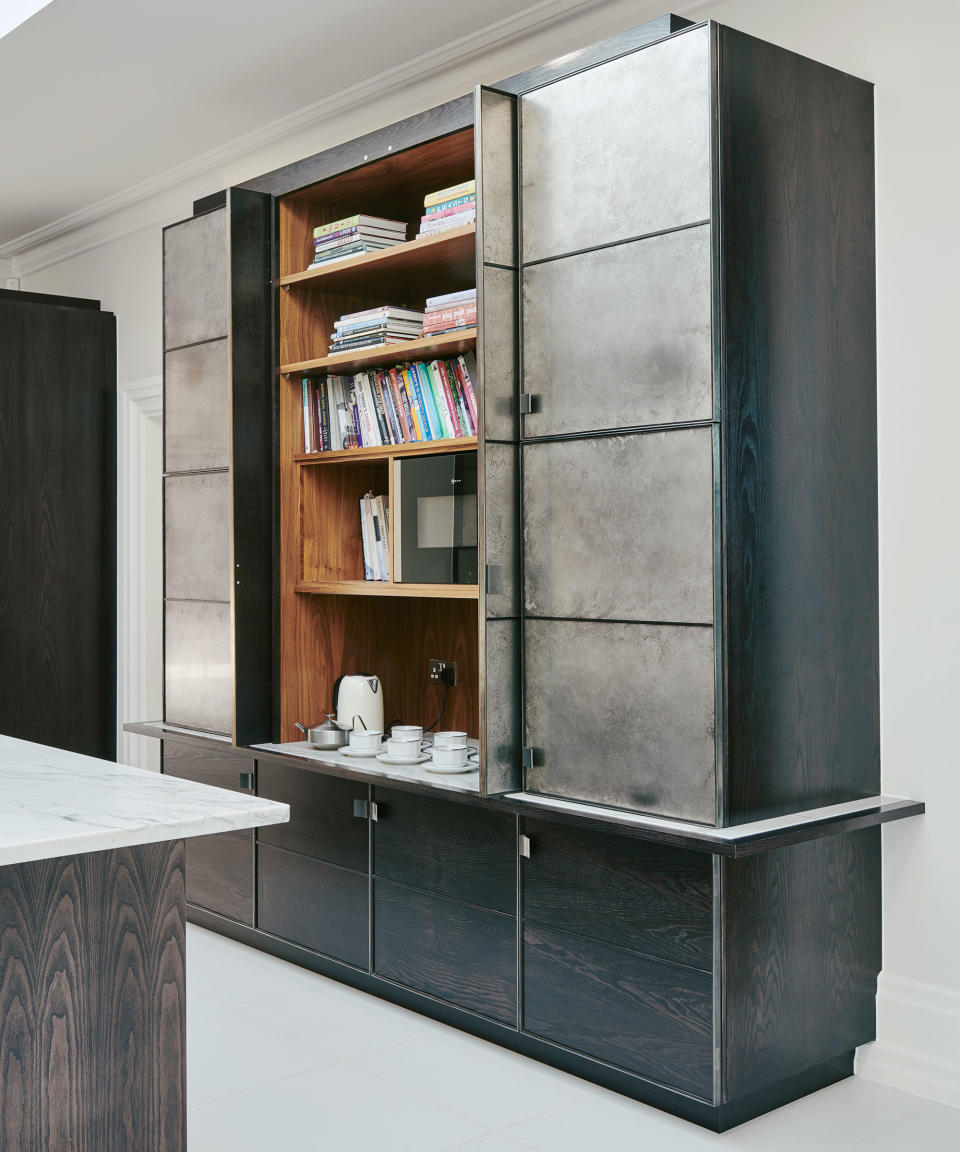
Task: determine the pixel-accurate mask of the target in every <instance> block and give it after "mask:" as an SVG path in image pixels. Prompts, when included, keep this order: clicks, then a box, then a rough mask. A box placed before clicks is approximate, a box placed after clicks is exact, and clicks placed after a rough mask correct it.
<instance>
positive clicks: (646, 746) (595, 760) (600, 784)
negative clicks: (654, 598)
mask: <svg viewBox="0 0 960 1152" xmlns="http://www.w3.org/2000/svg"><path fill="white" fill-rule="evenodd" d="M525 637H526V644H525V653H524V678H525V701H526V739H525V741H524V743H525V744H527V745H529V746H531V747H532V748H533V764H532V766H528V768H527V773H526V788H527V791H529V792H542V793H546V794H547V795H551V796H564V797H567V798H569V799H573V800H585V801H589V802H591V803H595V804H607V805H611V806H613V807H617V808H628V809H632V810H634V811H641V812H650V813H654V814H656V815H658V816H671V817H676V818H678V819H682V820H697V821H700V822H702V823H705V824H713V823H715V822H716V758H715V751H714V722H715V721H714V716H715V712H714V634H713V629H712V628H703V627H678V626H674V625H667V624H619V623H601V622H597V621H576V620H527V621H526V629H525Z"/></svg>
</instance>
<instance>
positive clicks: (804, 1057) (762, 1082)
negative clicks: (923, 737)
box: [721, 828, 881, 1100]
mask: <svg viewBox="0 0 960 1152" xmlns="http://www.w3.org/2000/svg"><path fill="white" fill-rule="evenodd" d="M721 867H722V869H723V879H722V883H723V890H724V928H723V938H724V941H725V957H724V968H723V973H724V975H723V981H724V991H725V1005H726V1007H725V1016H726V1030H725V1039H724V1067H725V1085H726V1097H725V1098H726V1099H727V1100H733V1099H735V1098H736V1097H738V1096H742V1095H745V1094H746V1093H748V1092H751V1091H754V1090H756V1089H758V1088H762V1087H764V1086H766V1085H768V1084H772V1083H773V1082H775V1081H777V1080H782V1079H783V1078H785V1077H787V1076H792V1075H794V1074H795V1073H798V1072H801V1071H803V1070H804V1069H805V1068H809V1067H811V1066H813V1065H815V1064H820V1063H822V1062H824V1061H826V1060H830V1059H832V1058H833V1057H835V1056H839V1055H841V1054H842V1053H845V1052H849V1051H850V1050H851V1049H853V1048H856V1047H857V1046H858V1045H860V1044H865V1043H866V1042H867V1041H869V1040H873V1039H874V1037H875V1032H876V1005H875V999H876V991H877V973H878V972H879V971H880V963H881V906H880V898H881V878H880V829H879V828H864V829H861V830H860V831H858V832H850V833H847V834H846V835H842V836H827V837H824V838H823V839H821V840H813V841H810V842H808V843H806V844H795V845H792V846H791V847H789V848H777V849H773V850H772V851H770V852H761V853H758V854H757V855H756V856H749V857H747V858H746V859H743V860H724V861H723V862H722V865H721Z"/></svg>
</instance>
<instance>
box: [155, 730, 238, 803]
mask: <svg viewBox="0 0 960 1152" xmlns="http://www.w3.org/2000/svg"><path fill="white" fill-rule="evenodd" d="M254 769H255V762H254V760H253V757H251V756H247V755H245V754H244V753H243V752H237V751H235V750H234V749H232V748H229V747H227V748H217V747H216V746H214V745H211V747H210V748H201V747H200V746H199V745H197V744H177V743H175V742H174V741H172V740H164V741H163V771H164V772H165V773H166V774H167V775H168V776H179V777H180V778H181V779H182V780H196V781H197V783H198V784H210V785H212V786H213V787H214V788H229V789H230V791H231V792H253V779H254Z"/></svg>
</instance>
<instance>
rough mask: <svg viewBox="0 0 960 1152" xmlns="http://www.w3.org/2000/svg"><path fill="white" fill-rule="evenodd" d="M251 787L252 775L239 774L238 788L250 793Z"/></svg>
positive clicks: (249, 773) (252, 782)
mask: <svg viewBox="0 0 960 1152" xmlns="http://www.w3.org/2000/svg"><path fill="white" fill-rule="evenodd" d="M253 785H254V777H253V773H252V772H241V773H240V787H241V788H246V789H248V790H249V791H251V792H252V791H253Z"/></svg>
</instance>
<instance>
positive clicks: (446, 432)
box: [417, 362, 452, 440]
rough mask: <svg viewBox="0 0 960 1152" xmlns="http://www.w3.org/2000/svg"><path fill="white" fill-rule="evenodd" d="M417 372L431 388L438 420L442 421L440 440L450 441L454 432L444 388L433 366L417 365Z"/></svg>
mask: <svg viewBox="0 0 960 1152" xmlns="http://www.w3.org/2000/svg"><path fill="white" fill-rule="evenodd" d="M417 371H418V372H419V373H420V380H421V382H422V381H423V380H426V382H427V384H428V385H429V387H430V395H431V396H432V397H433V406H434V408H436V410H437V419H438V420H439V421H440V439H441V440H449V439H450V438H451V435H452V432H451V427H450V417H449V415H448V413H447V402H446V400H444V398H443V386H442V385H441V383H440V381H439V380H438V379H437V377H436V376H435V375H434V373H433V371H432V368H431V365H429V364H424V363H420V362H418V363H417Z"/></svg>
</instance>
